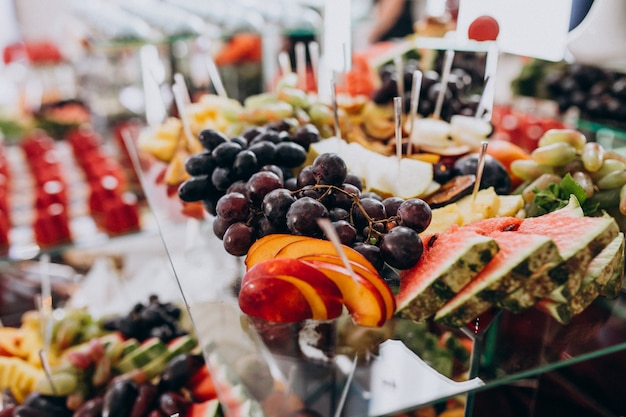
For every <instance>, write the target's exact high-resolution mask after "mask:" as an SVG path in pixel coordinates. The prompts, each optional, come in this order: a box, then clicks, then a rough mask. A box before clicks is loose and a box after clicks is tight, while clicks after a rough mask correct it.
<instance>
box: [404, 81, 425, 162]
mask: <svg viewBox="0 0 626 417" xmlns="http://www.w3.org/2000/svg"><path fill="white" fill-rule="evenodd" d="M422 78H423V74H422V71H420V70H415V71H413V85H412V86H411V103H410V109H409V123H410V125H409V143H408V144H407V149H406V154H407V156H411V154H412V153H413V144H412V140H413V127H414V126H415V120H416V119H417V109H418V107H419V100H420V94H421V91H422Z"/></svg>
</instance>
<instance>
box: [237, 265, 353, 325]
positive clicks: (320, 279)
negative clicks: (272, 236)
mask: <svg viewBox="0 0 626 417" xmlns="http://www.w3.org/2000/svg"><path fill="white" fill-rule="evenodd" d="M268 277H269V278H275V279H281V280H283V281H285V282H288V283H290V284H292V285H293V286H294V287H296V288H297V289H298V290H299V291H300V293H301V295H302V296H303V297H304V299H305V300H306V302H307V304H308V306H309V308H310V309H311V317H309V318H312V319H314V320H329V319H334V318H336V317H339V316H340V315H341V313H342V311H343V302H342V295H341V292H340V290H339V288H338V287H337V285H336V284H335V283H334V282H333V281H332V280H330V279H329V278H328V277H327V276H326V275H325V274H324V273H323V272H321V271H319V270H317V269H315V268H314V267H313V266H312V265H310V264H309V263H306V262H303V261H300V260H298V259H293V258H281V259H272V260H267V261H264V262H260V263H258V264H256V265H255V266H254V267H252V268H250V269H249V270H248V272H246V274H245V275H244V276H243V279H242V282H241V287H242V290H243V288H244V287H245V286H246V285H249V284H250V283H252V282H255V283H256V285H255V286H254V289H255V290H256V291H257V294H259V292H263V291H264V288H263V282H264V281H267V279H268ZM257 281H259V282H258V283H257ZM278 285H280V284H278ZM268 291H270V292H271V290H268ZM259 298H260V295H259ZM279 299H280V297H279ZM279 299H270V301H269V302H265V303H264V304H265V305H266V306H267V308H268V309H274V310H275V309H279V310H280V309H285V306H284V305H282V304H281V303H280V300H279ZM250 302H254V299H250V298H246V299H245V300H244V302H243V305H242V300H241V295H240V300H239V306H240V308H241V310H242V311H243V312H244V313H245V312H246V311H247V310H248V309H251V310H252V309H253V308H252V306H249V305H247V303H250ZM246 314H247V313H246ZM251 315H252V314H251ZM267 315H269V314H267ZM259 318H265V316H264V315H262V316H261V317H259Z"/></svg>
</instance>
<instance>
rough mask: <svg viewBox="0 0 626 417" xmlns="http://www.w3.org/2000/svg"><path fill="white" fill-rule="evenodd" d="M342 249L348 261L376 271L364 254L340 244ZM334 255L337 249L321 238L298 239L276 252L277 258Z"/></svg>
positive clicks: (336, 254)
mask: <svg viewBox="0 0 626 417" xmlns="http://www.w3.org/2000/svg"><path fill="white" fill-rule="evenodd" d="M342 248H343V251H344V253H345V254H346V257H347V258H348V260H350V261H354V262H356V263H358V264H361V265H363V266H365V267H367V268H368V269H371V270H372V272H374V273H378V271H376V268H374V266H373V265H372V264H371V262H370V261H368V260H367V258H365V256H363V255H361V254H360V253H359V252H357V251H355V250H354V249H352V248H351V247H348V246H345V245H342ZM321 254H327V255H334V256H339V254H338V253H337V250H336V249H335V246H334V245H333V243H332V242H331V241H329V240H323V239H315V238H308V239H307V240H299V241H295V242H292V243H289V244H287V245H285V246H284V247H283V248H282V249H281V250H280V251H279V252H278V253H277V254H276V257H277V258H302V257H303V256H307V255H321Z"/></svg>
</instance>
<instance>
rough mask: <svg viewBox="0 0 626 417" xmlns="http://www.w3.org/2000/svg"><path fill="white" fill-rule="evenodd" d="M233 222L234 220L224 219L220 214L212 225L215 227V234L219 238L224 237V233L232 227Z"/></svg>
mask: <svg viewBox="0 0 626 417" xmlns="http://www.w3.org/2000/svg"><path fill="white" fill-rule="evenodd" d="M231 224H233V223H232V222H230V221H228V220H225V219H223V218H222V217H220V216H216V217H215V218H214V219H213V224H212V225H211V226H212V228H213V234H215V236H217V238H218V239H220V240H221V239H224V233H226V230H227V229H228V228H229V227H230V225H231Z"/></svg>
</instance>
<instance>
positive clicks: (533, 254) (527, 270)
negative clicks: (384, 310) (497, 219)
mask: <svg viewBox="0 0 626 417" xmlns="http://www.w3.org/2000/svg"><path fill="white" fill-rule="evenodd" d="M491 237H492V238H494V239H495V240H496V242H497V243H498V247H499V248H500V250H499V252H498V253H497V254H496V256H494V258H493V259H492V260H491V261H490V262H489V263H488V264H487V265H486V266H485V267H484V268H483V269H482V270H481V271H480V273H479V274H478V275H477V276H476V277H475V278H474V279H473V280H472V281H471V282H470V283H469V284H467V285H466V286H465V287H464V288H463V289H462V290H461V291H459V292H458V293H457V294H456V295H455V296H454V297H452V298H451V299H450V300H449V301H448V302H447V303H446V304H445V305H444V306H443V307H441V309H439V311H437V313H436V314H435V321H438V322H440V323H443V324H445V325H448V326H453V327H458V326H462V325H464V324H465V323H467V322H469V321H470V320H472V319H473V318H474V317H476V316H478V315H480V314H482V313H484V312H485V311H487V310H488V309H489V308H491V307H492V306H494V305H496V306H497V305H499V304H501V302H502V300H504V299H505V298H506V296H507V295H508V294H510V293H512V292H514V291H515V290H517V289H518V288H522V287H523V286H524V285H525V283H526V281H527V280H533V279H535V276H537V275H541V274H546V273H547V272H548V271H549V270H550V269H551V267H552V265H556V264H558V263H559V262H560V260H561V258H560V255H559V252H558V249H557V247H556V245H555V244H554V242H553V241H552V240H551V239H550V238H549V237H546V236H542V235H534V234H526V233H516V232H493V233H492V234H491Z"/></svg>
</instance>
